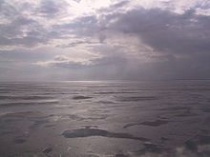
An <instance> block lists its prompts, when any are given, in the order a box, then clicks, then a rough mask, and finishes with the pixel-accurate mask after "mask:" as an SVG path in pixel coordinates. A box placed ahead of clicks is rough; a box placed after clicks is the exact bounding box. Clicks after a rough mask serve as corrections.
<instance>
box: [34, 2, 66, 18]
mask: <svg viewBox="0 0 210 157" xmlns="http://www.w3.org/2000/svg"><path fill="white" fill-rule="evenodd" d="M66 6H67V3H65V2H64V1H62V0H60V1H56V0H42V1H41V4H40V7H39V9H38V10H37V11H38V12H39V13H41V14H43V16H46V17H48V18H53V17H55V16H56V15H57V14H59V13H61V12H64V11H65V10H66Z"/></svg>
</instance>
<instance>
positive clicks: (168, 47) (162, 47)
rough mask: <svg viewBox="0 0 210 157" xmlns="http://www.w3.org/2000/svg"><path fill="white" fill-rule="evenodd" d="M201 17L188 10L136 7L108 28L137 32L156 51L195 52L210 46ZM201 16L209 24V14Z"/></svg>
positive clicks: (127, 32) (124, 31) (133, 33)
mask: <svg viewBox="0 0 210 157" xmlns="http://www.w3.org/2000/svg"><path fill="white" fill-rule="evenodd" d="M203 18H204V17H202V16H201V17H199V16H194V15H193V12H190V11H189V12H186V13H185V14H184V15H180V14H175V13H171V12H168V11H163V10H159V9H151V10H145V9H143V8H140V9H135V10H132V11H129V12H127V13H126V14H122V15H121V16H120V17H119V20H118V21H117V22H116V23H115V24H113V25H112V26H111V27H112V28H111V29H114V30H115V31H120V32H122V33H125V34H132V35H134V36H138V37H139V38H140V39H141V40H142V41H143V42H144V43H145V44H147V45H150V46H151V47H153V48H154V49H155V50H156V51H158V52H165V53H170V52H172V53H178V54H182V53H185V54H186V53H196V52H198V51H208V50H209V48H210V44H209V41H210V37H209V35H208V34H209V33H210V31H209V30H208V29H207V28H206V26H205V25H204V23H203V22H202V23H201V21H203V20H204V19H203ZM194 20H197V21H194ZM205 20H206V21H205V22H206V23H207V24H209V22H210V18H207V17H205ZM206 33H208V34H206Z"/></svg>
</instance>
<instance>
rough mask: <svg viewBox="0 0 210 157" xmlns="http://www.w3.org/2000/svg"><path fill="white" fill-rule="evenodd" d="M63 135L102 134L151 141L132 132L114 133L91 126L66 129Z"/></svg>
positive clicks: (86, 135)
mask: <svg viewBox="0 0 210 157" xmlns="http://www.w3.org/2000/svg"><path fill="white" fill-rule="evenodd" d="M62 135H63V136H64V137H65V138H80V137H90V136H102V137H109V138H124V139H132V140H139V141H149V140H148V139H147V138H144V137H135V136H133V135H131V134H127V133H114V132H109V131H106V130H101V129H91V128H84V129H76V130H66V131H64V132H63V133H62Z"/></svg>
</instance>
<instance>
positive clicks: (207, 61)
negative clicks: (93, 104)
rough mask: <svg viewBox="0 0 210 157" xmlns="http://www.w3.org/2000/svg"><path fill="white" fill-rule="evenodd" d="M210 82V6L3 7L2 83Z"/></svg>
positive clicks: (65, 1) (54, 3)
mask: <svg viewBox="0 0 210 157" xmlns="http://www.w3.org/2000/svg"><path fill="white" fill-rule="evenodd" d="M107 79H108V80H113V79H114V80H121V79H127V80H153V79H154V80H161V79H163V80H168V79H210V1H208V0H130V1H127V0H0V81H5V80H8V81H10V80H11V81H15V80H33V81H34V80H45V81H46V80H50V81H52V80H107Z"/></svg>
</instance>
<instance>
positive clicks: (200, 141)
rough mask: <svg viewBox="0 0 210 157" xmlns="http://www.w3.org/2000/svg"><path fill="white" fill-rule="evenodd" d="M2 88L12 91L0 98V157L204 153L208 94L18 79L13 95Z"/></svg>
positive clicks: (209, 150)
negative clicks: (25, 81)
mask: <svg viewBox="0 0 210 157" xmlns="http://www.w3.org/2000/svg"><path fill="white" fill-rule="evenodd" d="M8 86H9V87H7V88H11V91H12V92H13V95H15V94H16V95H15V96H13V97H14V100H13V98H12V96H11V93H9V92H8V93H6V92H5V93H3V94H1V96H0V98H2V101H1V105H0V107H1V111H0V144H1V147H0V156H2V157H34V156H38V157H60V156H61V157H69V156H73V157H148V156H152V157H153V156H154V157H160V156H161V157H162V156H163V157H178V156H184V157H185V156H193V157H194V156H195V157H202V156H208V155H210V126H209V121H210V115H209V112H208V110H209V109H210V108H209V102H208V101H209V97H210V94H209V92H210V91H209V92H201V91H200V90H199V88H198V89H197V91H195V90H183V89H182V90H180V89H179V88H178V89H174V88H175V87H174V86H172V87H173V88H172V87H171V88H170V89H167V90H163V89H162V88H163V87H162V88H161V89H162V90H160V89H159V88H158V89H156V88H154V87H153V86H152V87H150V88H149V89H147V90H146V89H143V90H140V89H141V88H140V87H141V86H139V87H138V88H137V87H136V88H135V86H131V85H129V86H127V85H126V86H125V85H124V86H119V87H118V86H117V87H112V86H113V84H112V85H110V84H103V87H102V85H101V84H98V85H97V84H85V85H83V86H81V85H80V86H81V87H78V85H77V84H76V85H75V84H73V85H72V84H57V85H51V84H50V85H45V84H44V85H39V84H38V85H37V84H36V85H33V86H34V89H33V90H32V88H31V86H32V85H28V86H29V87H28V88H26V87H25V86H26V85H25V84H22V86H23V87H25V89H24V90H23V91H24V92H23V93H20V92H14V90H12V89H13V88H14V89H16V88H15V87H14V86H11V85H8ZM19 86H21V85H19ZM181 86H182V85H180V88H181ZM35 87H36V88H35ZM105 87H106V88H105ZM131 87H132V88H131ZM102 88H103V89H102ZM128 88H129V89H128ZM165 88H166V87H164V89H165ZM184 88H185V87H184ZM21 89H22V88H21ZM151 89H152V90H151ZM113 90H118V91H115V92H114V91H113ZM9 91H10V90H9ZM96 91H97V92H96ZM120 91H122V92H120ZM125 91H127V92H125ZM180 91H181V92H180ZM195 92H196V93H197V94H198V93H199V96H196V97H195ZM26 93H27V94H28V96H27V94H26ZM46 93H47V94H48V96H46ZM98 93H100V94H98ZM101 93H103V94H101ZM18 94H19V95H18ZM23 95H24V96H23ZM40 95H42V96H40ZM44 95H45V96H44ZM10 96H11V99H10ZM6 99H7V100H9V102H8V101H7V100H6ZM29 100H30V101H31V103H30V102H27V103H28V105H25V104H24V103H23V102H24V101H29ZM42 100H43V101H42ZM52 100H53V101H52ZM36 101H37V103H36ZM50 101H52V102H54V103H46V102H50ZM9 103H15V104H16V105H6V104H9ZM23 104H24V105H23Z"/></svg>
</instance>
